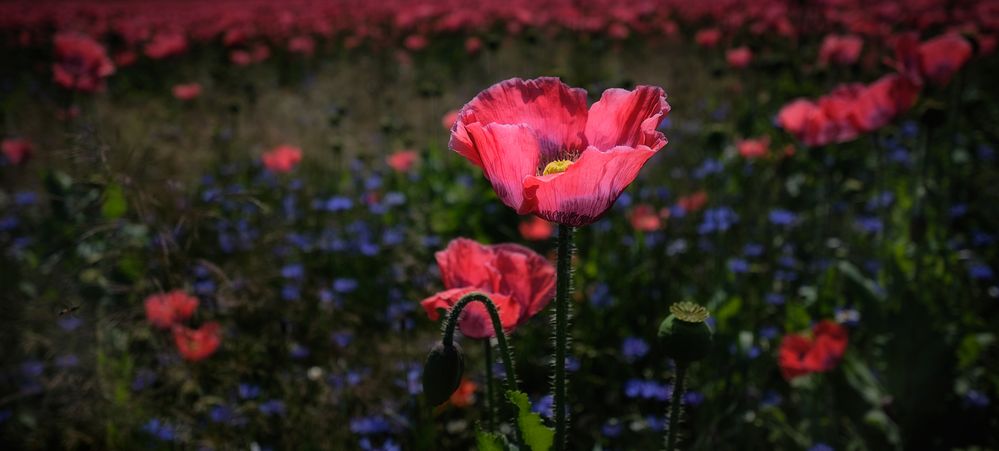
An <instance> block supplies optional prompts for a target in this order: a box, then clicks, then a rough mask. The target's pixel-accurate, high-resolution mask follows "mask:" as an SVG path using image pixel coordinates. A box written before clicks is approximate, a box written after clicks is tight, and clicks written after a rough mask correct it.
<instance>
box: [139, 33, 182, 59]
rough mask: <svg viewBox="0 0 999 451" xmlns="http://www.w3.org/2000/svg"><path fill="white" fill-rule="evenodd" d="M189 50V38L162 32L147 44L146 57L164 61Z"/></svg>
mask: <svg viewBox="0 0 999 451" xmlns="http://www.w3.org/2000/svg"><path fill="white" fill-rule="evenodd" d="M186 50H187V38H186V37H184V35H183V34H182V33H177V32H170V31H165V32H160V33H157V34H156V36H153V39H152V40H151V41H149V43H148V44H146V48H145V52H146V56H148V57H150V58H152V59H154V60H155V59H163V58H168V57H171V56H175V55H180V54H181V53H184V52H185V51H186Z"/></svg>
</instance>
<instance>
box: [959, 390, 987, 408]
mask: <svg viewBox="0 0 999 451" xmlns="http://www.w3.org/2000/svg"><path fill="white" fill-rule="evenodd" d="M964 402H965V403H966V404H968V405H969V406H972V407H979V408H985V407H988V406H989V404H990V403H991V401H990V400H989V397H988V396H987V395H986V394H985V393H982V392H980V391H978V390H968V392H967V393H965V394H964Z"/></svg>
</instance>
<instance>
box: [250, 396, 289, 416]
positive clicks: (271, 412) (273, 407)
mask: <svg viewBox="0 0 999 451" xmlns="http://www.w3.org/2000/svg"><path fill="white" fill-rule="evenodd" d="M257 409H260V413H262V414H264V415H267V416H275V415H277V416H281V415H284V410H285V407H284V401H282V400H280V399H271V400H267V401H264V402H262V403H260V405H259V406H257Z"/></svg>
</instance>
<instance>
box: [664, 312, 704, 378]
mask: <svg viewBox="0 0 999 451" xmlns="http://www.w3.org/2000/svg"><path fill="white" fill-rule="evenodd" d="M669 311H670V315H669V316H667V317H666V319H664V320H663V322H662V323H661V324H660V325H659V340H660V341H661V342H662V344H663V347H664V348H665V350H666V355H668V356H670V357H671V358H672V359H673V360H676V361H677V362H682V363H688V362H695V361H698V360H701V359H703V358H704V357H705V356H707V355H708V350H709V348H710V347H711V328H710V327H708V325H707V323H705V321H706V320H707V319H708V316H709V314H708V310H707V309H705V308H704V307H701V306H699V305H697V304H694V303H693V302H686V301H685V302H680V303H676V304H673V305H671V306H669Z"/></svg>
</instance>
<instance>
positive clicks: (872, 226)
mask: <svg viewBox="0 0 999 451" xmlns="http://www.w3.org/2000/svg"><path fill="white" fill-rule="evenodd" d="M854 226H856V227H857V229H859V230H860V231H861V232H864V233H879V232H881V230H883V229H884V225H883V224H882V223H881V219H879V218H876V217H873V216H861V217H858V218H857V219H856V220H855V221H854Z"/></svg>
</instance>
